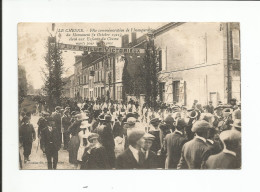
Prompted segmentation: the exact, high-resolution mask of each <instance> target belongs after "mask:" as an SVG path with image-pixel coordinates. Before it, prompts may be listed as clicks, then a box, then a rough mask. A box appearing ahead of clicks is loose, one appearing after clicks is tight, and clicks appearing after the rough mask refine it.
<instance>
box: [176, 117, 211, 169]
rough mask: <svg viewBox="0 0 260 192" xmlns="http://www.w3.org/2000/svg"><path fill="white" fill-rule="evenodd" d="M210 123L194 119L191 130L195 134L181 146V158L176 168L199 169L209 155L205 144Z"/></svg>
mask: <svg viewBox="0 0 260 192" xmlns="http://www.w3.org/2000/svg"><path fill="white" fill-rule="evenodd" d="M210 127H211V126H210V124H209V123H208V122H207V121H205V120H200V121H196V122H195V123H194V124H193V126H192V129H191V130H192V132H195V133H196V136H195V137H194V139H192V140H191V141H189V142H187V143H185V144H184V145H183V147H182V152H181V159H180V162H179V164H178V166H177V169H201V168H202V166H203V165H204V163H205V161H206V160H207V158H208V157H209V155H210V151H209V149H208V146H207V144H206V142H207V140H206V139H207V134H208V129H209V128H210Z"/></svg>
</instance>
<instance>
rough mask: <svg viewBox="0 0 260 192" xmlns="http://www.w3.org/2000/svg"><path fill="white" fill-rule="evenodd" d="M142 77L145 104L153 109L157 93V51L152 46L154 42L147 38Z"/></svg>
mask: <svg viewBox="0 0 260 192" xmlns="http://www.w3.org/2000/svg"><path fill="white" fill-rule="evenodd" d="M143 68H144V75H145V87H144V88H145V102H146V103H147V104H148V105H149V106H151V107H154V106H155V105H156V100H157V97H158V93H159V82H158V72H159V62H158V50H157V48H156V47H155V45H154V40H153V39H151V38H149V41H148V42H147V44H146V47H145V56H144V64H143Z"/></svg>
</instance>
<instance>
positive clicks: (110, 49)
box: [57, 43, 145, 54]
mask: <svg viewBox="0 0 260 192" xmlns="http://www.w3.org/2000/svg"><path fill="white" fill-rule="evenodd" d="M57 45H58V47H59V48H60V49H62V50H71V51H88V52H98V53H135V54H139V53H144V52H145V50H144V49H139V48H120V47H90V46H81V45H71V44H63V43H58V44H57Z"/></svg>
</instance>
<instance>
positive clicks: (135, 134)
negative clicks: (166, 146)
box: [128, 129, 145, 145]
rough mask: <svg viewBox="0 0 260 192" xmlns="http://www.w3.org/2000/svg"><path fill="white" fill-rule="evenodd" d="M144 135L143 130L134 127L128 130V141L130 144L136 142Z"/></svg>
mask: <svg viewBox="0 0 260 192" xmlns="http://www.w3.org/2000/svg"><path fill="white" fill-rule="evenodd" d="M144 135H145V132H144V131H143V130H139V129H134V130H132V131H131V132H129V135H128V142H129V144H130V145H132V144H136V142H137V141H138V140H140V139H141V138H142V137H143V136H144Z"/></svg>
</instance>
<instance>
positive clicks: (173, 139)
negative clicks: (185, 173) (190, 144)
mask: <svg viewBox="0 0 260 192" xmlns="http://www.w3.org/2000/svg"><path fill="white" fill-rule="evenodd" d="M185 127H186V123H185V121H184V119H178V120H177V121H176V130H175V131H174V132H173V133H170V134H168V135H167V136H166V138H165V146H166V150H167V158H166V162H165V168H166V169H177V165H178V163H179V160H180V158H181V150H182V147H183V145H184V144H185V143H186V142H187V141H188V140H187V138H186V137H185V136H184V128H185Z"/></svg>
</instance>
